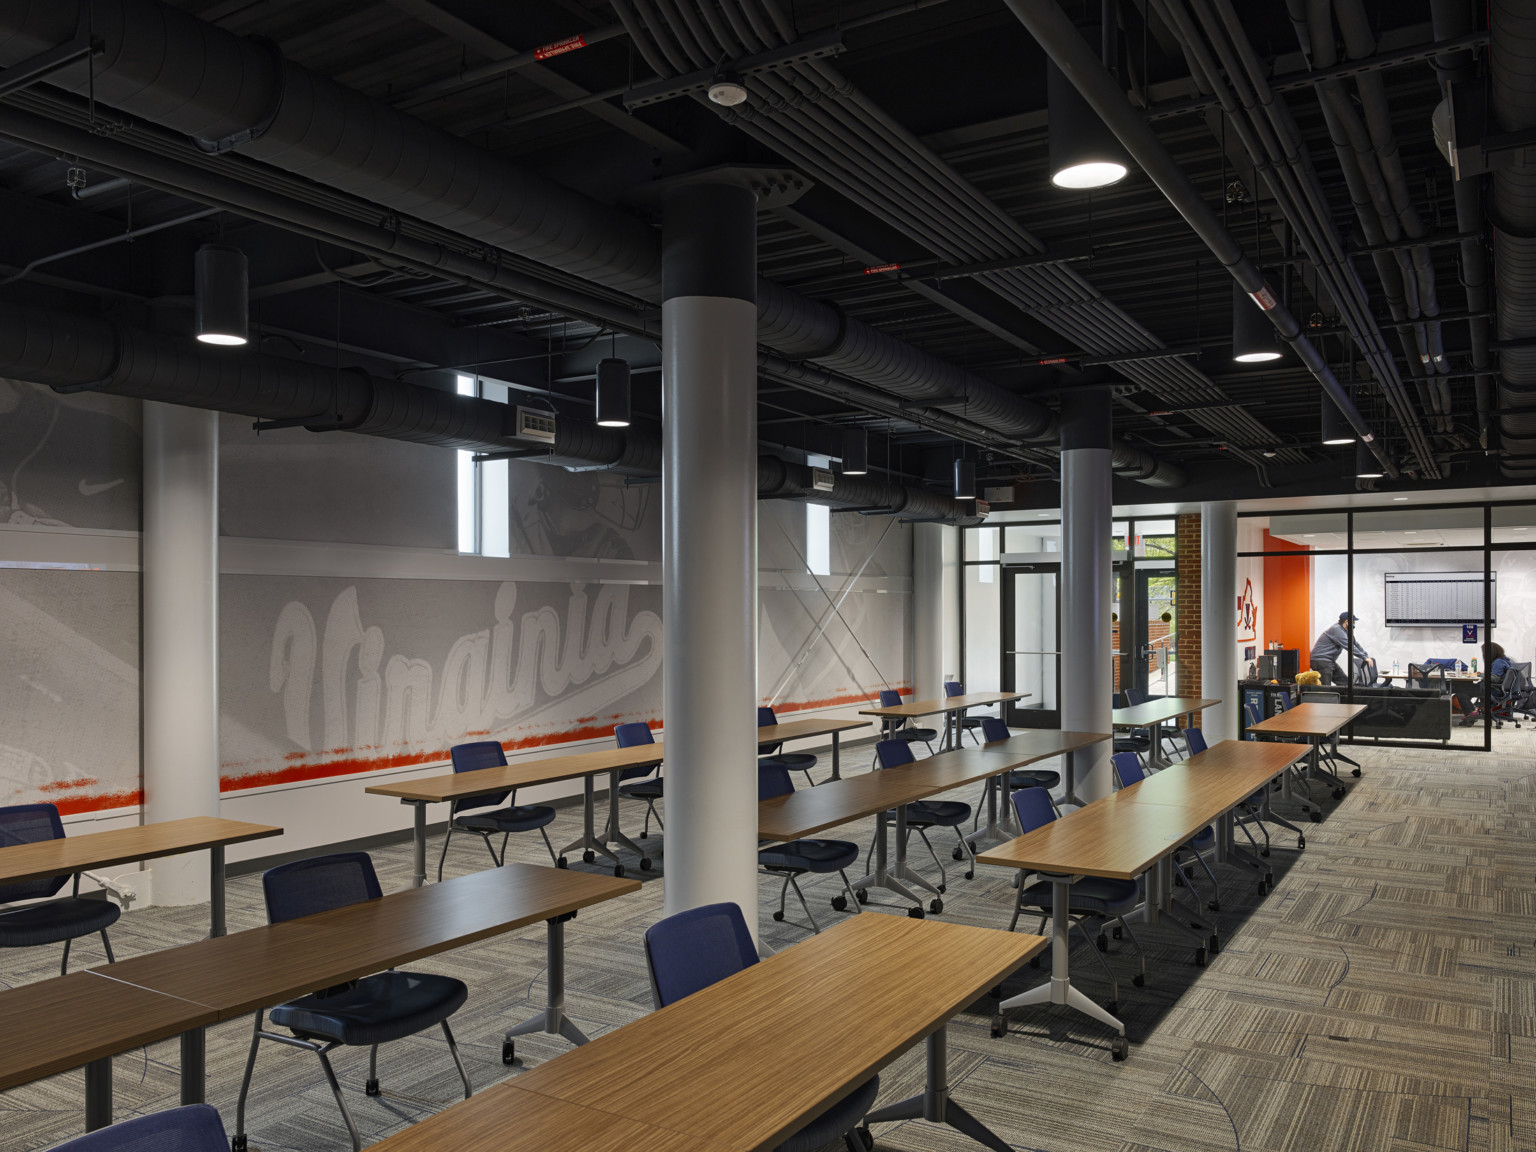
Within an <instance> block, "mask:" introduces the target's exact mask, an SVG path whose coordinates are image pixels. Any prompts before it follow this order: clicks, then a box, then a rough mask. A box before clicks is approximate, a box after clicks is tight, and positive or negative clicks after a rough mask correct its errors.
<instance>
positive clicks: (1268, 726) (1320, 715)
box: [1248, 704, 1366, 740]
mask: <svg viewBox="0 0 1536 1152" xmlns="http://www.w3.org/2000/svg"><path fill="white" fill-rule="evenodd" d="M1365 709H1366V706H1365V705H1364V704H1297V705H1295V706H1293V707H1291V708H1287V709H1286V710H1285V711H1284V712H1281V713H1280V714H1279V715H1277V716H1271V717H1269V718H1268V719H1267V720H1260V721H1259V722H1258V723H1257V724H1250V725H1248V731H1249V732H1258V733H1261V734H1263V735H1266V736H1306V737H1309V738H1310V739H1313V740H1321V739H1323V738H1324V737H1325V736H1332V735H1333V734H1334V733H1335V732H1337V731H1338V730H1339V729H1340V728H1342V727H1344V725H1346V724H1348V723H1349V722H1350V721H1351V720H1353V719H1354V718H1355V717H1357V716H1359V715H1360V713H1362V712H1364V711H1365Z"/></svg>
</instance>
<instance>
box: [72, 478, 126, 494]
mask: <svg viewBox="0 0 1536 1152" xmlns="http://www.w3.org/2000/svg"><path fill="white" fill-rule="evenodd" d="M121 483H122V479H121V478H119V479H117V480H108V481H107V482H106V483H105V484H87V483H86V482H85V481H84V480H82V481H80V495H82V496H95V495H96V494H97V493H98V492H105V491H106V490H107V489H108V488H116V487H117V486H118V485H119V484H121Z"/></svg>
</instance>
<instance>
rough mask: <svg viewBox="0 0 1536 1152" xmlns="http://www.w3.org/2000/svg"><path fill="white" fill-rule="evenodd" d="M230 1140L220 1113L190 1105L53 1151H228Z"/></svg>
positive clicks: (80, 1138) (125, 1122)
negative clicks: (225, 1133)
mask: <svg viewBox="0 0 1536 1152" xmlns="http://www.w3.org/2000/svg"><path fill="white" fill-rule="evenodd" d="M228 1148H229V1138H228V1137H227V1136H225V1135H224V1121H222V1120H220V1119H219V1110H218V1109H217V1108H214V1107H212V1106H211V1105H208V1104H188V1105H187V1106H186V1107H184V1108H167V1109H165V1110H164V1111H161V1112H151V1113H149V1114H148V1115H147V1116H136V1117H134V1118H133V1119H132V1120H123V1121H120V1122H119V1123H116V1124H110V1125H108V1126H107V1127H105V1128H98V1129H97V1130H96V1131H94V1132H87V1133H86V1134H85V1135H84V1136H76V1137H75V1138H74V1139H73V1140H66V1141H64V1143H62V1144H59V1145H57V1146H56V1147H55V1148H54V1150H53V1152H227V1149H228Z"/></svg>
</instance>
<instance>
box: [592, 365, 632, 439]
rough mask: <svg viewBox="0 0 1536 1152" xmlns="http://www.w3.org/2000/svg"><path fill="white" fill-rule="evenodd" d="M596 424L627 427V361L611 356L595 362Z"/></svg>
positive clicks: (609, 426)
mask: <svg viewBox="0 0 1536 1152" xmlns="http://www.w3.org/2000/svg"><path fill="white" fill-rule="evenodd" d="M597 422H598V423H599V424H601V425H602V426H603V427H604V428H628V427H629V361H628V360H619V359H616V358H614V357H612V356H609V357H607V358H606V359H603V360H599V361H598V362H597Z"/></svg>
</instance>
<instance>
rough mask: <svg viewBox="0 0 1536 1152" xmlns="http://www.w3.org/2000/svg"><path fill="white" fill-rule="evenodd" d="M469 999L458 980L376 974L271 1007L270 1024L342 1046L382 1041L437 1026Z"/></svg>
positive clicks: (466, 991) (411, 1034)
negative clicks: (342, 988)
mask: <svg viewBox="0 0 1536 1152" xmlns="http://www.w3.org/2000/svg"><path fill="white" fill-rule="evenodd" d="M468 998H469V989H468V988H466V987H465V986H464V982H463V981H462V980H455V979H453V977H451V976H434V975H429V974H427V973H424V972H380V973H378V974H376V975H373V976H366V977H364V978H363V979H361V980H359V981H358V982H357V983H356V984H355V985H354V986H353V987H351V988H348V989H346V990H345V991H342V992H337V993H334V994H333V995H330V996H326V995H322V994H320V993H316V994H314V995H310V996H305V997H302V998H301V999H298V1000H290V1001H289V1002H288V1003H286V1004H280V1005H279V1006H278V1007H276V1008H274V1009H272V1012H271V1018H272V1023H274V1024H276V1025H278V1026H279V1027H282V1028H290V1029H292V1030H293V1031H294V1032H296V1033H298V1034H300V1035H303V1036H313V1037H315V1038H316V1039H319V1040H336V1041H339V1042H340V1043H342V1044H387V1043H389V1041H391V1040H399V1039H400V1038H401V1037H403V1036H414V1035H415V1034H416V1033H417V1032H420V1031H421V1030H422V1029H424V1028H430V1027H431V1026H432V1025H434V1024H441V1023H442V1022H443V1021H444V1020H446V1019H448V1017H450V1016H452V1015H453V1014H454V1013H455V1012H457V1011H458V1010H459V1007H460V1006H461V1005H462V1004H463V1003H464V1001H465V1000H466V999H468Z"/></svg>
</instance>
